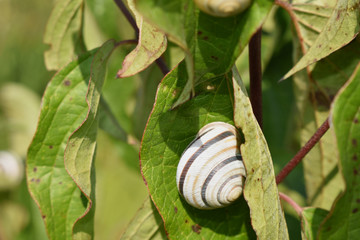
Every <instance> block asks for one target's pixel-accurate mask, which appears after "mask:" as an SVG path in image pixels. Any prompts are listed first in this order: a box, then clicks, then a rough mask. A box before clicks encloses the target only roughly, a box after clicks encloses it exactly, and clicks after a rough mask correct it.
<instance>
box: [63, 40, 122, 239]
mask: <svg viewBox="0 0 360 240" xmlns="http://www.w3.org/2000/svg"><path fill="white" fill-rule="evenodd" d="M114 47H115V41H113V40H111V41H108V42H106V43H105V44H104V45H103V46H101V48H99V50H98V51H97V52H96V54H95V56H94V59H93V61H92V64H91V73H90V80H89V88H88V92H87V95H86V102H87V104H88V108H89V110H88V113H87V116H86V119H85V120H84V122H83V123H82V124H81V126H80V127H79V128H78V129H77V130H76V131H75V132H74V133H73V134H72V135H71V137H70V138H69V141H68V144H67V148H66V150H65V155H64V158H65V168H66V170H67V171H68V173H69V175H70V176H71V177H72V179H73V180H74V182H75V183H76V185H77V186H78V187H79V188H80V190H81V192H82V193H83V194H84V195H85V197H86V198H87V201H88V204H87V207H86V211H85V212H84V213H83V214H82V215H79V216H78V217H79V218H78V219H77V221H76V223H75V224H74V227H73V239H92V238H93V235H94V230H93V228H94V226H93V225H94V222H93V221H94V212H95V210H94V209H95V208H94V207H92V205H93V204H94V201H95V172H94V170H93V161H92V160H93V158H94V154H95V146H96V135H97V130H98V114H97V113H98V107H99V102H100V95H101V90H102V86H103V84H104V80H105V73H106V64H107V60H108V59H109V57H110V54H111V52H112V50H113V49H114Z"/></svg>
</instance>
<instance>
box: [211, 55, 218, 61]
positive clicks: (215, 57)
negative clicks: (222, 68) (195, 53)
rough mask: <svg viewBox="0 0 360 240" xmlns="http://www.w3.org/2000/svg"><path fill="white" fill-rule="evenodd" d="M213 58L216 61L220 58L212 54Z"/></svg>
mask: <svg viewBox="0 0 360 240" xmlns="http://www.w3.org/2000/svg"><path fill="white" fill-rule="evenodd" d="M211 58H212V59H214V60H215V61H217V60H219V58H218V57H217V56H211Z"/></svg>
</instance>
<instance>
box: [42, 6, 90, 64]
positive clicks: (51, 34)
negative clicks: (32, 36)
mask: <svg viewBox="0 0 360 240" xmlns="http://www.w3.org/2000/svg"><path fill="white" fill-rule="evenodd" d="M83 11H84V3H83V0H65V1H61V0H58V1H56V4H55V7H54V9H53V11H52V13H51V16H50V18H49V20H48V23H47V26H46V31H45V35H44V43H46V44H49V45H50V49H49V50H48V51H46V52H45V65H46V68H47V69H48V70H58V69H60V68H61V67H62V66H64V65H65V64H67V63H68V62H70V61H71V60H73V59H74V58H75V57H76V56H78V55H80V54H81V53H83V52H85V49H86V48H85V45H84V42H83V37H82V24H83Z"/></svg>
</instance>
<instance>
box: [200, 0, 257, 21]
mask: <svg viewBox="0 0 360 240" xmlns="http://www.w3.org/2000/svg"><path fill="white" fill-rule="evenodd" d="M194 1H195V3H196V5H197V6H198V7H199V8H200V9H201V10H202V11H204V12H206V13H208V14H210V15H212V16H216V17H229V16H233V15H236V14H238V13H240V12H243V11H244V10H245V9H247V8H248V7H249V6H250V4H251V0H194Z"/></svg>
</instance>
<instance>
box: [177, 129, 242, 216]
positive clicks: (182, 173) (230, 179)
mask: <svg viewBox="0 0 360 240" xmlns="http://www.w3.org/2000/svg"><path fill="white" fill-rule="evenodd" d="M244 177H246V173H245V168H244V164H243V162H242V158H241V155H240V152H239V147H238V144H237V131H236V129H235V127H234V126H232V125H230V124H227V123H224V122H213V123H209V124H207V125H205V126H204V127H203V128H201V129H200V131H199V133H198V134H197V136H196V138H195V139H194V140H193V141H192V142H191V143H190V144H189V146H188V147H187V148H186V149H185V151H184V152H183V154H182V156H181V158H180V161H179V164H178V167H177V172H176V183H177V187H178V190H179V192H180V194H181V195H182V196H183V197H184V199H185V200H186V202H187V203H189V204H190V205H192V206H193V207H196V208H199V209H214V208H221V207H225V206H227V205H229V204H231V203H232V202H234V201H235V200H236V199H238V198H239V197H240V195H241V193H242V189H243V182H244V179H243V178H244Z"/></svg>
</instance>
